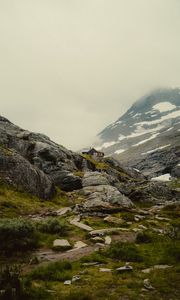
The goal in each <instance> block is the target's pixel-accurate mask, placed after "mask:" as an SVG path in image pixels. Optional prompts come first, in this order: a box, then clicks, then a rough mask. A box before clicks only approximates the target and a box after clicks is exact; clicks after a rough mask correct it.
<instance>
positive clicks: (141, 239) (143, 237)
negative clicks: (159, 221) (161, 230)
mask: <svg viewBox="0 0 180 300" xmlns="http://www.w3.org/2000/svg"><path fill="white" fill-rule="evenodd" d="M156 239H157V236H156V235H155V234H154V233H152V232H148V231H142V232H138V233H137V236H136V243H139V244H141V243H151V242H153V241H155V240H156Z"/></svg>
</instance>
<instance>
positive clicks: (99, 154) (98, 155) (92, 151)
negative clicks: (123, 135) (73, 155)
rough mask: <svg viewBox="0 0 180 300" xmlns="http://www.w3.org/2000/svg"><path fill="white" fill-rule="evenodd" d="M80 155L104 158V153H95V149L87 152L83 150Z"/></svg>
mask: <svg viewBox="0 0 180 300" xmlns="http://www.w3.org/2000/svg"><path fill="white" fill-rule="evenodd" d="M82 154H87V155H91V156H93V157H97V158H102V157H104V152H101V151H97V150H96V149H95V148H90V149H88V150H83V151H82Z"/></svg>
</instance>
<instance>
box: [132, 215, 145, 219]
mask: <svg viewBox="0 0 180 300" xmlns="http://www.w3.org/2000/svg"><path fill="white" fill-rule="evenodd" d="M134 217H135V218H137V219H138V220H144V219H145V218H146V217H145V216H141V215H135V216H134ZM135 218H134V219H135Z"/></svg>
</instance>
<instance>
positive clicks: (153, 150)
mask: <svg viewBox="0 0 180 300" xmlns="http://www.w3.org/2000/svg"><path fill="white" fill-rule="evenodd" d="M169 146H171V144H168V145H164V146H161V147H158V148H155V149H152V150H149V151H147V152H143V153H141V155H146V154H149V153H153V152H155V151H158V150H161V149H164V148H166V147H169Z"/></svg>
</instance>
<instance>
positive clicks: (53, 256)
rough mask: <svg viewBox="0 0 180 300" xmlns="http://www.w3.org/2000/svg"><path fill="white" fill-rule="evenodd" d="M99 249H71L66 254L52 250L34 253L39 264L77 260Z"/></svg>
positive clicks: (88, 247) (89, 247)
mask: <svg viewBox="0 0 180 300" xmlns="http://www.w3.org/2000/svg"><path fill="white" fill-rule="evenodd" d="M98 249H99V247H98V246H97V245H93V246H87V247H84V248H80V249H72V250H68V251H66V252H54V251H52V250H47V251H43V250H40V251H38V252H36V253H35V256H36V257H37V258H38V260H39V262H40V264H41V263H43V262H55V261H58V260H70V261H73V260H78V259H80V258H81V257H83V256H86V255H89V254H91V253H93V252H94V251H97V250H98Z"/></svg>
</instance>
